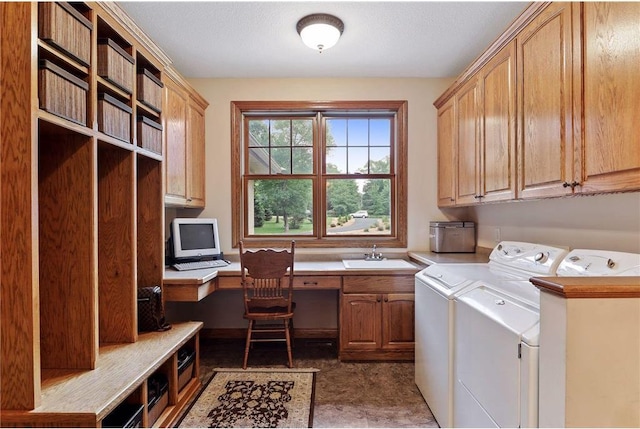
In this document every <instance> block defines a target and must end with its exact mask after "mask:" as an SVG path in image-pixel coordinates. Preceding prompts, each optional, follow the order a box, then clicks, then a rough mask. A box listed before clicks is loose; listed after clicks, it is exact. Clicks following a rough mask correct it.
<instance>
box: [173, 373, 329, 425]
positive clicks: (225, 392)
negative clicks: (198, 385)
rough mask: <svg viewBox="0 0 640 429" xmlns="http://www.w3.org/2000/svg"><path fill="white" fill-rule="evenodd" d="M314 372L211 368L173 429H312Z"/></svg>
mask: <svg viewBox="0 0 640 429" xmlns="http://www.w3.org/2000/svg"><path fill="white" fill-rule="evenodd" d="M317 372H318V370H317V369H313V368H310V369H302V368H248V369H246V370H242V369H238V368H233V369H232V368H216V369H215V372H214V374H213V377H212V378H211V380H210V381H209V382H208V383H207V385H206V386H205V387H204V389H202V391H201V393H200V395H199V396H198V398H197V399H196V400H195V402H194V403H193V404H192V406H191V408H190V409H189V411H187V413H186V414H185V416H184V417H183V419H182V421H181V422H180V424H179V425H178V427H181V428H204V427H209V428H239V427H242V428H305V427H312V424H313V400H314V394H315V375H316V373H317Z"/></svg>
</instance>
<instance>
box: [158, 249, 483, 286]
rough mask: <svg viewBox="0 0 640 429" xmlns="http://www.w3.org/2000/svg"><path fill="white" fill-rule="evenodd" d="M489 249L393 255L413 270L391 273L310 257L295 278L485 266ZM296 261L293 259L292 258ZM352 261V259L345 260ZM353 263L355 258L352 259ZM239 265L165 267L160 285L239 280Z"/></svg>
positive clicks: (404, 270)
mask: <svg viewBox="0 0 640 429" xmlns="http://www.w3.org/2000/svg"><path fill="white" fill-rule="evenodd" d="M490 252H491V249H484V248H478V251H477V252H476V253H434V252H429V251H424V252H421V251H414V252H408V253H406V254H402V255H394V257H393V258H398V257H400V258H401V259H405V260H407V259H408V260H409V261H410V262H411V263H412V264H413V265H414V267H412V268H394V269H353V268H345V267H344V264H343V263H342V259H335V258H336V257H335V256H333V258H334V259H329V258H328V257H327V256H325V255H318V256H317V259H318V260H309V259H310V258H313V256H306V257H304V258H301V259H303V260H301V261H298V260H296V262H295V272H296V275H300V276H305V275H306V276H313V275H325V276H327V275H349V274H353V275H375V274H379V275H402V274H415V273H416V272H418V271H420V270H421V269H423V268H424V266H426V265H432V264H436V263H486V262H488V261H489V253H490ZM296 259H297V257H296ZM345 259H352V258H345ZM353 259H355V258H353ZM239 275H240V263H239V262H234V261H232V262H231V264H229V265H228V266H226V267H220V268H208V269H203V270H190V271H177V270H174V269H173V268H171V267H165V270H164V284H167V285H198V284H204V283H206V282H208V281H210V280H212V279H214V278H216V277H224V276H239Z"/></svg>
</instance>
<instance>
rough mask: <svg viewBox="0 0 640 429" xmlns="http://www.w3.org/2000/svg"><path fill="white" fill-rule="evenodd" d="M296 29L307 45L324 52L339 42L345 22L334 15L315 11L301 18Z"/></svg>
mask: <svg viewBox="0 0 640 429" xmlns="http://www.w3.org/2000/svg"><path fill="white" fill-rule="evenodd" d="M296 29H297V30H298V34H299V35H300V38H301V39H302V42H303V43H304V44H305V45H307V46H308V47H310V48H311V49H317V50H318V52H320V53H322V51H324V50H325V49H329V48H330V47H332V46H333V45H335V44H336V43H338V39H339V38H340V35H341V34H342V32H343V31H344V24H343V23H342V21H341V20H340V18H336V17H335V16H333V15H328V14H326V13H314V14H312V15H307V16H305V17H304V18H302V19H300V21H298V24H297V25H296Z"/></svg>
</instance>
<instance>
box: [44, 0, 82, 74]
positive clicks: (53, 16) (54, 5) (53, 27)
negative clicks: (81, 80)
mask: <svg viewBox="0 0 640 429" xmlns="http://www.w3.org/2000/svg"><path fill="white" fill-rule="evenodd" d="M92 30H93V25H92V24H91V21H89V19H88V18H87V17H85V16H84V15H82V14H81V13H80V12H79V11H78V10H77V9H75V8H74V7H73V6H71V5H70V4H69V3H62V2H60V3H58V2H42V3H38V36H39V37H40V39H41V40H43V41H44V42H46V43H47V44H49V45H51V46H54V47H55V48H57V49H58V50H60V51H62V52H63V53H65V54H67V55H68V56H69V57H71V58H72V59H73V60H75V61H77V62H78V63H80V64H82V65H83V66H86V67H88V66H89V64H90V63H91V31H92Z"/></svg>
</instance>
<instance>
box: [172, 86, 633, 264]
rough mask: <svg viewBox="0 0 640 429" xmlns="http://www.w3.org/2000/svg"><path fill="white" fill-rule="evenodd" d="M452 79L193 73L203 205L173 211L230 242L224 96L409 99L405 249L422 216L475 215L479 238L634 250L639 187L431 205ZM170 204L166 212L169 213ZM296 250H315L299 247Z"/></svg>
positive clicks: (419, 240)
mask: <svg viewBox="0 0 640 429" xmlns="http://www.w3.org/2000/svg"><path fill="white" fill-rule="evenodd" d="M451 81H452V79H417V78H416V79H374V78H371V79H192V80H190V82H191V84H192V85H193V86H194V87H195V88H196V90H198V91H199V92H200V93H201V94H202V96H203V97H204V98H205V99H207V100H208V101H209V103H210V105H209V108H208V109H207V111H206V144H207V149H206V157H207V206H206V208H205V209H204V210H203V211H202V212H201V213H198V212H195V213H194V211H191V210H187V211H182V210H179V211H177V213H178V214H179V215H185V216H193V215H196V214H197V215H199V216H212V217H217V218H218V222H219V223H220V226H221V245H222V248H223V250H224V252H225V253H235V252H236V250H235V249H232V248H231V231H230V228H231V192H232V191H231V189H230V188H231V165H230V158H231V144H230V140H231V137H230V135H231V125H230V110H231V109H230V103H231V101H256V100H269V101H278V100H305V101H306V100H376V99H377V100H380V99H386V100H408V104H409V117H408V123H409V166H408V168H409V188H408V189H409V191H408V193H409V195H408V222H409V225H408V228H409V237H408V246H407V248H408V250H427V249H428V233H429V221H431V220H445V219H465V220H474V221H476V222H477V223H478V244H479V245H481V246H484V247H493V246H494V245H495V237H496V228H498V229H499V230H500V238H501V239H502V240H519V241H532V242H542V243H548V244H557V245H562V246H568V247H572V248H578V247H583V248H585V247H586V248H600V249H610V250H621V251H628V252H640V193H638V192H635V193H629V194H613V195H602V196H586V197H573V198H558V199H552V200H540V201H526V202H510V203H499V204H492V205H486V206H482V207H475V208H469V209H450V210H446V211H441V210H439V209H438V208H437V206H436V181H437V172H436V156H437V152H436V144H437V143H436V110H435V108H434V107H433V101H434V100H435V99H436V98H437V97H438V96H439V95H440V94H441V93H442V92H443V91H444V90H445V89H446V88H447V86H448V85H449V83H450V82H451ZM172 216H173V214H172V211H168V213H167V217H168V219H171V217H172ZM298 251H299V252H301V253H304V252H307V253H313V252H322V250H321V249H318V250H304V249H299V250H298Z"/></svg>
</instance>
